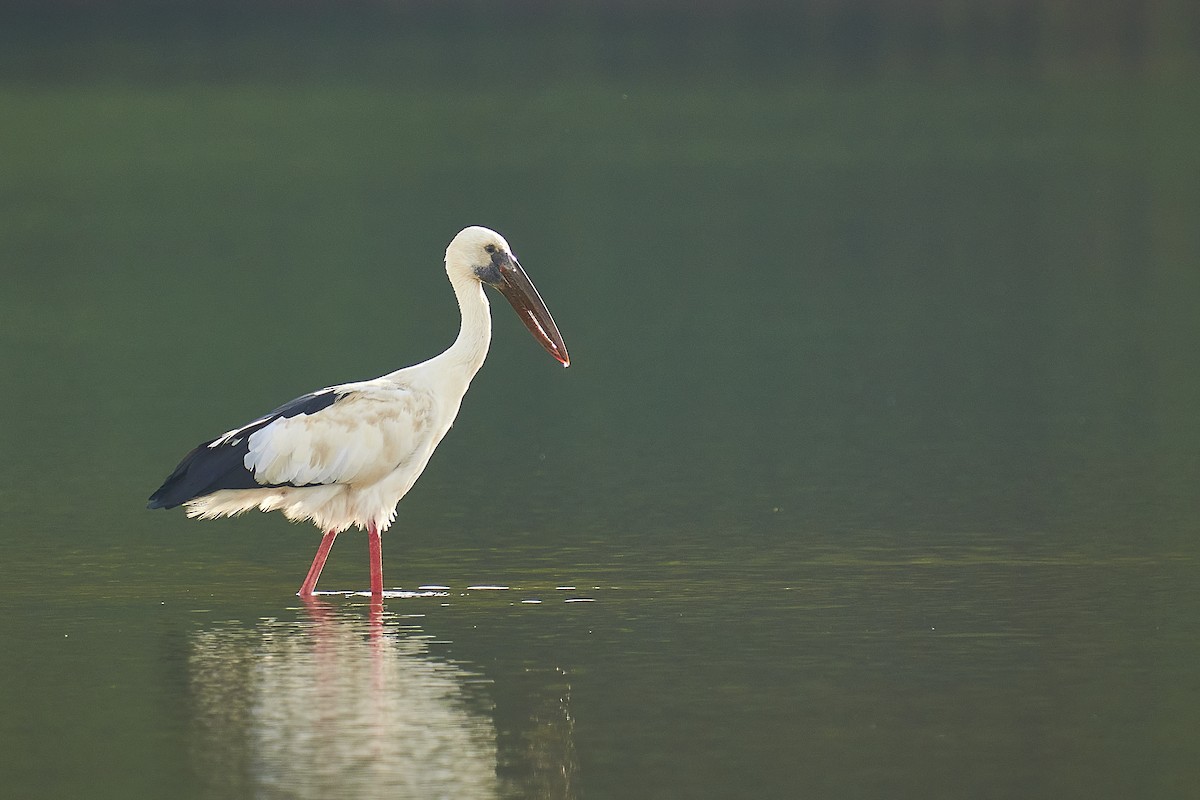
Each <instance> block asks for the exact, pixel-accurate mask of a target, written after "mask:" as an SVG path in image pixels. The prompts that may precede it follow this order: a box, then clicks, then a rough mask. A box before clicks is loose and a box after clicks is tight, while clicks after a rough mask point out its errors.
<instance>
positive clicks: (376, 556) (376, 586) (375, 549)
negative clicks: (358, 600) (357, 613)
mask: <svg viewBox="0 0 1200 800" xmlns="http://www.w3.org/2000/svg"><path fill="white" fill-rule="evenodd" d="M367 549H368V550H370V551H371V596H372V597H383V541H382V540H381V538H380V536H379V529H378V528H376V527H375V523H373V522H372V523H371V524H370V525H368V526H367Z"/></svg>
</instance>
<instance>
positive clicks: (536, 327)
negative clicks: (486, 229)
mask: <svg viewBox="0 0 1200 800" xmlns="http://www.w3.org/2000/svg"><path fill="white" fill-rule="evenodd" d="M492 265H493V266H494V267H495V268H496V271H497V272H498V273H499V274H500V280H498V281H495V282H490V283H491V285H492V286H494V287H496V288H497V289H499V290H500V293H501V294H503V295H504V296H505V297H506V298H507V299H508V302H509V303H511V304H512V307H513V310H515V311H516V312H517V316H519V317H520V318H521V321H522V322H524V323H525V327H526V328H529V332H530V333H532V334H533V338H534V339H537V340H538V342H540V343H541V345H542V347H544V348H546V352H547V353H549V354H550V355H552V356H554V357H555V358H556V359H557V360H558V362H559V363H560V364H562V365H563V366H564V367H569V366H571V359H570V357H569V356H568V355H567V346H566V345H565V344H563V340H562V334H560V333H559V332H558V326H557V325H555V324H554V317H552V316H550V310H549V309H547V308H546V304H545V303H544V302H542V296H541V295H539V294H538V291H537V289H535V288H534V286H533V282H532V281H530V280H529V276H528V275H526V274H525V270H524V269H522V268H521V264H520V262H519V261H517V259H515V258H513V257H512V256H510V255H509V254H508V253H504V252H500V253H496V255H495V256H494V257H493V258H492Z"/></svg>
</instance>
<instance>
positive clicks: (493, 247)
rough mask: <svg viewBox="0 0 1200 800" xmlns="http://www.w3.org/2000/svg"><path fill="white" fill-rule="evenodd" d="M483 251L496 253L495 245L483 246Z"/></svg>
mask: <svg viewBox="0 0 1200 800" xmlns="http://www.w3.org/2000/svg"><path fill="white" fill-rule="evenodd" d="M483 249H484V250H487V251H488V252H489V253H494V252H496V245H494V244H489V245H484V248H483Z"/></svg>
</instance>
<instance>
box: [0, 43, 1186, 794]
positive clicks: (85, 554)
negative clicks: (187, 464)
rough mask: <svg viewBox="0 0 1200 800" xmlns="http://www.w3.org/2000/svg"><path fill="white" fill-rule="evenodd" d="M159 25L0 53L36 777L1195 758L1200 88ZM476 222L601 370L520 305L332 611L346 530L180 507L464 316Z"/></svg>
mask: <svg viewBox="0 0 1200 800" xmlns="http://www.w3.org/2000/svg"><path fill="white" fill-rule="evenodd" d="M139 41H140V40H139ZM147 41H149V42H150V44H145V42H143V43H142V45H144V46H145V47H146V48H148V49H146V50H142V49H138V47H141V46H142V45H139V46H138V47H134V46H130V47H128V48H124V47H123V46H122V45H121V44H120V42H119V41H115V42H109V43H108V45H94V43H93V45H94V46H95V47H96V48H97V49H96V50H94V51H92V50H86V49H85V50H84V51H83V52H85V53H93V54H95V53H96V52H100V53H101V54H103V55H104V57H105V58H109V59H112V62H113V63H114V64H116V65H117V66H115V67H111V68H110V70H109V71H108V72H105V71H104V70H100V72H99V74H97V75H92V74H89V71H88V70H86V69H78V68H75V67H72V66H71V64H72V63H74V62H70V61H69V60H68V61H67V62H63V63H65V64H66V66H63V63H59V62H57V61H55V63H56V64H57V65H58V66H57V67H55V69H50V68H49V67H47V63H48V61H47V59H49V57H48V56H45V55H44V52H43V51H42V50H39V49H38V48H39V47H42V48H45V47H48V46H49V45H47V44H46V43H45V42H42V44H41V45H38V46H36V47H35V46H34V45H30V46H29V47H30V51H29V53H27V55H26V57H24V59H25V60H22V57H20V56H19V55H14V54H13V51H11V50H10V51H9V52H8V54H7V55H6V56H5V57H4V58H5V59H6V60H5V61H4V62H3V63H4V64H5V65H7V66H8V67H9V68H10V74H9V77H7V78H6V79H4V80H3V81H2V82H0V108H3V109H4V115H5V120H6V121H5V122H4V123H3V128H4V134H3V135H4V138H5V140H6V141H5V144H4V150H5V152H6V154H7V155H6V156H5V159H4V163H3V164H2V165H0V204H2V209H3V213H2V214H0V270H3V275H4V283H5V287H6V291H5V292H4V293H3V294H2V295H0V342H2V348H0V370H2V372H3V374H4V375H5V376H6V378H7V383H6V386H7V388H8V390H7V391H6V392H4V393H3V396H2V397H0V418H2V420H3V424H2V425H0V452H3V453H4V454H5V456H6V457H5V458H4V459H3V460H0V508H2V516H0V535H2V536H3V543H4V549H5V550H4V559H3V561H4V572H5V580H4V587H3V589H2V590H0V591H2V592H3V595H2V596H3V598H4V605H5V608H6V613H5V614H3V615H2V616H0V645H2V646H0V753H3V758H2V760H0V761H2V763H0V794H2V795H4V796H12V797H22V798H39V797H46V798H49V797H55V798H61V797H80V796H88V797H93V798H107V797H112V798H130V797H165V796H170V797H213V798H241V797H246V798H250V797H255V798H301V797H329V796H335V795H336V796H354V797H361V798H372V797H388V798H398V797H423V798H425V797H453V798H475V797H478V798H487V797H547V798H549V797H554V798H575V797H589V798H602V797H622V798H623V797H662V798H666V797H680V798H697V797H714V798H716V797H779V798H793V797H855V798H895V797H913V798H962V797H979V798H1064V797H1081V798H1083V797H1086V798H1098V797H1111V798H1127V797H1156V798H1173V797H1180V798H1182V797H1189V796H1191V793H1192V792H1193V791H1194V787H1195V786H1196V785H1197V783H1198V781H1200V769H1198V768H1197V766H1196V765H1197V764H1200V760H1198V759H1197V755H1198V754H1197V750H1198V749H1200V748H1198V740H1197V736H1196V730H1197V723H1200V703H1198V701H1197V698H1198V697H1200V695H1198V693H1197V689H1198V688H1200V682H1198V679H1197V672H1196V667H1195V665H1196V664H1197V663H1200V646H1198V644H1197V642H1198V640H1197V636H1196V633H1197V629H1196V622H1195V620H1196V619H1197V618H1198V615H1200V589H1198V588H1197V586H1198V583H1197V581H1196V572H1197V567H1198V566H1200V564H1198V557H1200V547H1198V546H1197V543H1196V541H1197V519H1198V517H1197V502H1196V486H1197V485H1198V479H1200V448H1198V445H1200V422H1198V419H1200V417H1198V415H1197V414H1196V413H1195V410H1196V408H1198V407H1200V379H1198V378H1197V374H1196V361H1195V356H1196V353H1197V352H1200V326H1198V325H1197V322H1196V307H1197V300H1200V270H1197V263H1200V233H1198V231H1200V228H1198V227H1197V226H1196V224H1195V223H1196V218H1197V210H1198V209H1200V188H1198V187H1200V174H1198V173H1200V157H1198V153H1197V150H1196V145H1195V137H1194V130H1195V125H1196V123H1197V122H1198V121H1200V120H1197V119H1196V109H1197V108H1200V97H1197V92H1196V87H1195V85H1194V83H1188V82H1184V81H1178V80H1173V79H1171V78H1170V76H1169V75H1168V76H1165V77H1157V76H1153V75H1151V76H1147V75H1138V76H1136V77H1131V75H1130V74H1128V73H1126V72H1124V71H1122V70H1116V71H1115V72H1114V73H1113V74H1107V73H1105V74H1101V75H1094V74H1091V73H1086V74H1076V75H1068V76H1066V77H1061V76H1060V79H1055V80H1050V79H1046V80H1035V79H1031V78H1022V79H1014V78H1011V77H1009V78H997V77H994V76H988V75H982V74H981V75H966V76H962V77H954V78H953V79H946V78H945V76H943V77H942V78H939V79H934V78H923V79H916V78H913V77H912V76H911V75H910V76H909V77H908V78H906V79H904V80H895V79H890V78H887V77H886V76H884V77H881V78H878V79H874V78H864V77H858V78H854V79H836V78H833V77H830V76H828V75H824V76H822V75H823V73H821V72H820V71H819V70H817V71H810V70H807V69H802V68H801V67H800V66H796V67H795V68H794V69H790V70H789V69H783V70H782V71H779V72H772V71H770V70H768V71H767V73H764V72H762V71H760V72H754V71H748V72H746V73H744V74H743V73H740V72H737V71H736V70H734V71H732V72H728V71H727V72H725V73H722V78H721V80H716V79H710V78H713V76H699V77H688V73H687V72H686V70H685V71H682V72H681V71H678V70H676V71H672V70H663V71H660V72H647V73H646V74H641V73H639V72H638V71H637V70H625V71H623V70H622V69H621V68H620V67H619V65H618V67H615V68H612V69H609V70H608V71H606V70H605V69H602V68H598V67H595V66H594V65H593V67H592V68H588V69H584V68H582V67H581V66H580V65H578V64H576V67H577V69H574V70H566V71H563V72H562V73H558V74H553V75H547V74H545V71H544V70H540V69H533V68H530V70H529V71H528V74H524V73H520V71H519V70H517V72H516V73H514V74H508V73H504V74H501V75H499V76H493V78H494V81H493V82H492V83H490V84H487V85H481V84H477V83H473V82H471V81H469V80H467V77H468V76H467V75H466V74H465V73H464V74H459V73H453V72H445V73H443V72H441V71H439V70H438V69H436V68H434V67H433V66H430V65H428V64H427V65H426V67H425V71H424V72H420V73H418V74H419V76H420V77H421V80H420V81H417V80H394V81H393V80H389V79H388V76H387V75H384V74H382V73H383V72H385V71H386V69H388V68H391V67H394V66H395V64H393V62H391V61H388V60H387V59H386V58H384V59H383V60H382V61H381V62H380V63H382V64H383V66H379V67H378V70H380V71H381V72H380V73H379V74H376V73H374V72H371V70H370V69H368V67H367V66H364V65H370V64H371V63H374V62H372V61H371V59H370V58H369V57H368V56H369V53H370V52H374V51H371V50H370V48H371V47H378V46H379V43H378V40H376V39H368V41H367V42H366V44H364V45H363V47H364V48H366V52H367V53H368V55H363V56H361V57H360V58H359V59H358V60H357V61H355V62H354V64H355V65H356V66H355V67H354V68H353V69H351V68H346V69H345V70H344V71H342V72H335V73H334V74H331V75H329V76H314V75H312V74H309V73H305V74H302V75H300V76H292V77H282V76H280V75H279V74H278V73H277V72H276V71H273V70H272V69H270V68H268V67H267V66H263V67H262V72H261V74H259V73H257V72H255V68H254V65H255V64H256V63H258V62H256V61H255V58H256V57H257V58H265V57H264V56H261V55H260V56H255V55H254V53H256V52H258V51H257V50H256V48H255V46H254V39H253V37H250V38H249V39H246V40H238V41H235V42H232V43H230V44H229V45H228V47H229V51H228V52H227V53H226V55H228V57H229V61H228V63H231V64H234V65H235V67H236V68H234V67H231V68H230V69H231V70H232V71H233V74H229V75H214V74H213V73H212V72H211V71H208V70H205V69H199V70H198V71H197V69H198V68H197V67H196V63H200V64H202V65H203V64H209V65H210V66H211V64H213V63H216V62H214V61H211V60H206V59H210V58H211V57H212V54H211V53H210V54H207V55H206V54H205V53H204V52H200V54H199V55H197V53H196V52H191V51H189V52H184V53H182V54H180V53H174V51H173V50H172V47H171V42H170V41H167V42H166V43H165V44H163V43H161V42H159V43H157V44H155V42H156V41H157V40H154V39H153V37H151V38H150V39H148V40H147ZM239 42H240V43H239ZM529 44H530V45H531V46H534V45H538V43H537V42H532V41H531V42H529ZM273 46H274V47H278V46H279V42H278V41H275V43H274V45H273ZM538 46H541V47H543V48H545V50H546V51H554V52H556V51H555V50H554V48H555V46H556V45H554V44H553V42H551V43H549V44H547V43H546V42H541V43H540V45H538ZM329 47H330V48H332V49H331V50H330V51H329V52H340V51H339V50H338V48H344V47H347V44H346V42H345V41H342V40H337V41H332V40H331V42H330V43H329ZM46 52H51V53H53V52H59V51H56V50H54V49H53V48H51V49H50V50H49V51H46ZM271 52H277V51H275V50H272V51H271ZM380 52H382V51H380ZM538 52H542V51H538ZM638 52H640V51H638ZM39 54H40V55H39ZM381 58H382V57H381ZM411 58H413V59H415V61H414V62H413V63H417V62H419V61H420V60H421V59H434V61H430V64H435V63H437V62H436V58H437V56H436V55H431V54H430V53H429V52H426V51H421V52H419V53H417V54H416V55H413V56H411ZM664 58H669V56H664ZM143 59H150V60H151V62H152V63H158V64H162V65H167V66H169V67H170V69H166V71H165V73H162V74H158V73H156V74H154V75H153V76H150V75H147V74H146V73H145V72H144V71H141V70H139V69H138V66H137V65H139V64H143V63H144V61H143ZM156 59H157V61H156ZM189 59H191V60H189ZM50 60H53V59H50ZM332 62H336V59H332ZM222 63H225V62H222ZM322 63H326V62H322ZM14 64H15V65H16V67H19V69H18V68H16V67H13V65H14ZM189 65H190V66H189ZM472 65H474V66H472ZM480 66H481V65H479V64H475V63H474V62H471V64H469V65H468V67H467V68H468V69H475V68H477V67H480ZM759 66H760V67H761V65H759ZM785 66H786V65H785ZM164 69H165V67H164ZM510 69H512V68H511V67H510ZM73 70H74V71H73ZM471 223H479V224H486V225H490V226H493V227H495V228H497V229H499V230H501V231H502V232H504V233H505V235H506V236H507V237H508V238H509V240H510V241H511V242H512V243H513V246H514V248H515V250H516V252H517V253H518V255H519V256H520V257H521V259H522V262H523V263H524V264H525V267H526V268H527V270H528V271H529V273H530V275H531V277H532V278H533V279H534V281H535V282H536V283H537V285H538V287H539V289H540V290H541V291H542V294H543V296H544V297H545V299H546V301H547V303H548V305H549V306H550V308H551V309H552V311H553V312H554V314H555V317H556V319H557V320H558V322H559V325H560V327H561V328H562V331H563V334H564V337H565V338H566V341H567V343H568V346H569V347H570V350H571V354H572V358H573V362H572V367H571V368H570V369H569V370H566V371H563V370H561V369H558V368H556V365H555V364H554V363H553V361H552V360H551V359H549V358H547V357H546V356H545V354H544V353H542V352H541V351H540V350H539V348H538V347H537V345H536V344H535V343H534V342H532V341H530V340H529V338H528V336H527V335H526V334H525V332H524V330H523V328H522V326H520V325H519V324H517V322H516V320H514V319H512V315H511V313H510V312H509V311H508V309H507V307H506V306H504V305H503V304H502V303H493V308H494V311H495V320H496V321H495V340H494V342H493V347H492V354H491V356H490V357H489V360H488V363H487V364H486V366H485V367H484V369H483V371H482V372H481V373H480V375H479V377H478V378H477V380H476V381H475V384H474V385H473V386H472V389H471V392H470V393H469V394H468V396H467V399H466V401H465V403H464V406H463V411H462V414H461V416H460V418H459V421H458V422H457V423H456V426H455V428H454V430H453V431H452V432H451V434H450V435H449V436H448V437H447V439H446V441H445V442H444V443H443V445H442V447H441V448H440V450H439V452H438V454H437V455H436V456H435V458H434V459H433V462H432V463H431V465H430V467H429V469H428V471H427V472H426V474H425V476H424V477H423V478H422V480H421V482H420V483H419V484H418V486H417V487H416V489H415V490H414V491H413V492H412V494H411V495H410V496H409V497H408V498H406V499H405V500H404V502H403V504H402V506H401V511H400V516H399V520H398V522H397V525H396V527H394V528H393V529H392V531H391V532H390V533H389V534H388V536H387V537H385V540H384V542H385V544H384V551H385V577H386V583H387V585H388V586H389V587H395V588H396V590H397V591H399V590H405V591H407V592H410V593H412V594H408V595H404V596H400V595H399V594H397V596H394V597H389V598H388V599H387V600H386V601H385V602H384V603H383V604H382V605H381V606H376V607H372V605H371V604H370V603H369V601H368V599H367V598H365V597H362V596H357V595H355V594H353V593H354V592H355V591H356V590H361V589H362V588H364V587H365V586H366V583H367V564H366V547H365V542H364V541H363V539H364V538H365V537H361V536H357V535H347V536H345V537H343V538H342V539H341V540H339V543H338V546H337V547H336V548H335V549H334V551H333V555H332V558H331V561H330V563H329V566H328V568H327V570H326V575H325V577H324V579H323V582H322V587H323V588H326V589H329V590H331V591H333V590H336V591H335V593H332V594H328V595H324V596H322V597H320V598H319V599H318V600H316V601H314V602H312V603H308V604H303V603H301V602H300V601H299V600H298V599H297V598H295V597H294V594H293V593H294V592H295V589H296V586H297V585H298V583H299V581H300V579H301V578H302V577H303V574H304V570H305V569H306V568H307V565H308V563H309V560H310V559H311V557H312V553H313V551H314V549H315V547H316V545H317V541H318V536H317V532H316V531H315V530H313V529H309V528H305V527H302V526H291V525H288V524H287V523H286V522H285V521H284V520H282V519H277V518H275V517H271V516H262V515H256V516H250V517H245V518H242V519H239V520H231V521H219V522H210V523H199V522H190V521H187V520H185V519H184V518H183V516H182V514H179V513H174V514H168V513H150V512H147V511H145V510H144V508H143V505H144V498H145V497H146V496H147V495H148V494H149V493H150V491H152V490H153V489H154V488H155V487H156V486H157V485H158V483H159V482H160V480H161V479H162V477H163V476H164V475H165V474H166V473H167V472H168V471H169V470H170V469H171V467H172V466H173V465H174V463H175V462H176V460H177V459H178V458H179V456H181V455H182V454H183V453H184V452H186V450H187V449H189V448H190V447H191V446H193V445H194V444H195V443H196V442H198V441H201V440H203V439H205V438H207V437H210V436H212V435H215V434H217V433H220V432H221V431H223V430H226V429H228V428H230V427H232V426H233V425H236V424H238V423H240V422H244V421H246V420H249V419H251V418H253V416H254V415H256V414H258V413H260V412H262V411H265V410H267V409H270V408H272V407H274V406H275V405H278V404H279V403H280V402H283V401H285V400H287V399H288V398H290V397H293V396H296V395H298V394H300V393H302V392H305V391H308V390H311V389H314V388H317V387H320V386H323V385H327V384H329V383H334V382H338V381H345V380H353V379H359V378H366V377H372V376H375V375H378V374H381V373H383V372H386V371H389V370H391V369H394V368H396V367H398V366H402V365H404V364H408V363H413V362H415V361H419V360H421V359H424V358H426V357H429V356H430V355H433V354H435V353H436V352H439V351H440V350H441V349H442V348H444V347H445V346H446V345H447V344H448V343H449V342H450V341H451V340H452V338H453V335H454V332H455V330H456V327H457V319H456V317H455V313H454V308H453V304H452V302H453V301H452V295H451V293H450V290H449V287H448V285H447V284H446V282H445V278H444V274H443V272H442V270H441V265H440V259H441V254H442V252H443V251H444V248H445V245H446V242H447V241H448V240H449V238H450V237H451V236H452V235H453V234H454V233H455V232H456V231H457V230H458V229H459V228H460V227H462V226H463V225H465V224H471ZM421 587H426V588H424V589H422V588H421ZM430 587H434V588H430ZM479 587H499V588H479Z"/></svg>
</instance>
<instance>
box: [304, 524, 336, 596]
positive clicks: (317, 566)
mask: <svg viewBox="0 0 1200 800" xmlns="http://www.w3.org/2000/svg"><path fill="white" fill-rule="evenodd" d="M336 538H337V531H329V532H328V533H326V534H325V536H324V537H323V538H322V539H321V546H320V547H318V548H317V555H316V556H315V557H314V558H313V563H312V566H311V567H309V568H308V577H306V578H305V579H304V583H302V584H301V585H300V591H298V592H296V594H298V595H300V596H301V597H312V593H313V589H315V588H317V578H319V577H321V569H322V568H323V567H324V566H325V559H327V558H329V548H331V547H333V540H334V539H336Z"/></svg>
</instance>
